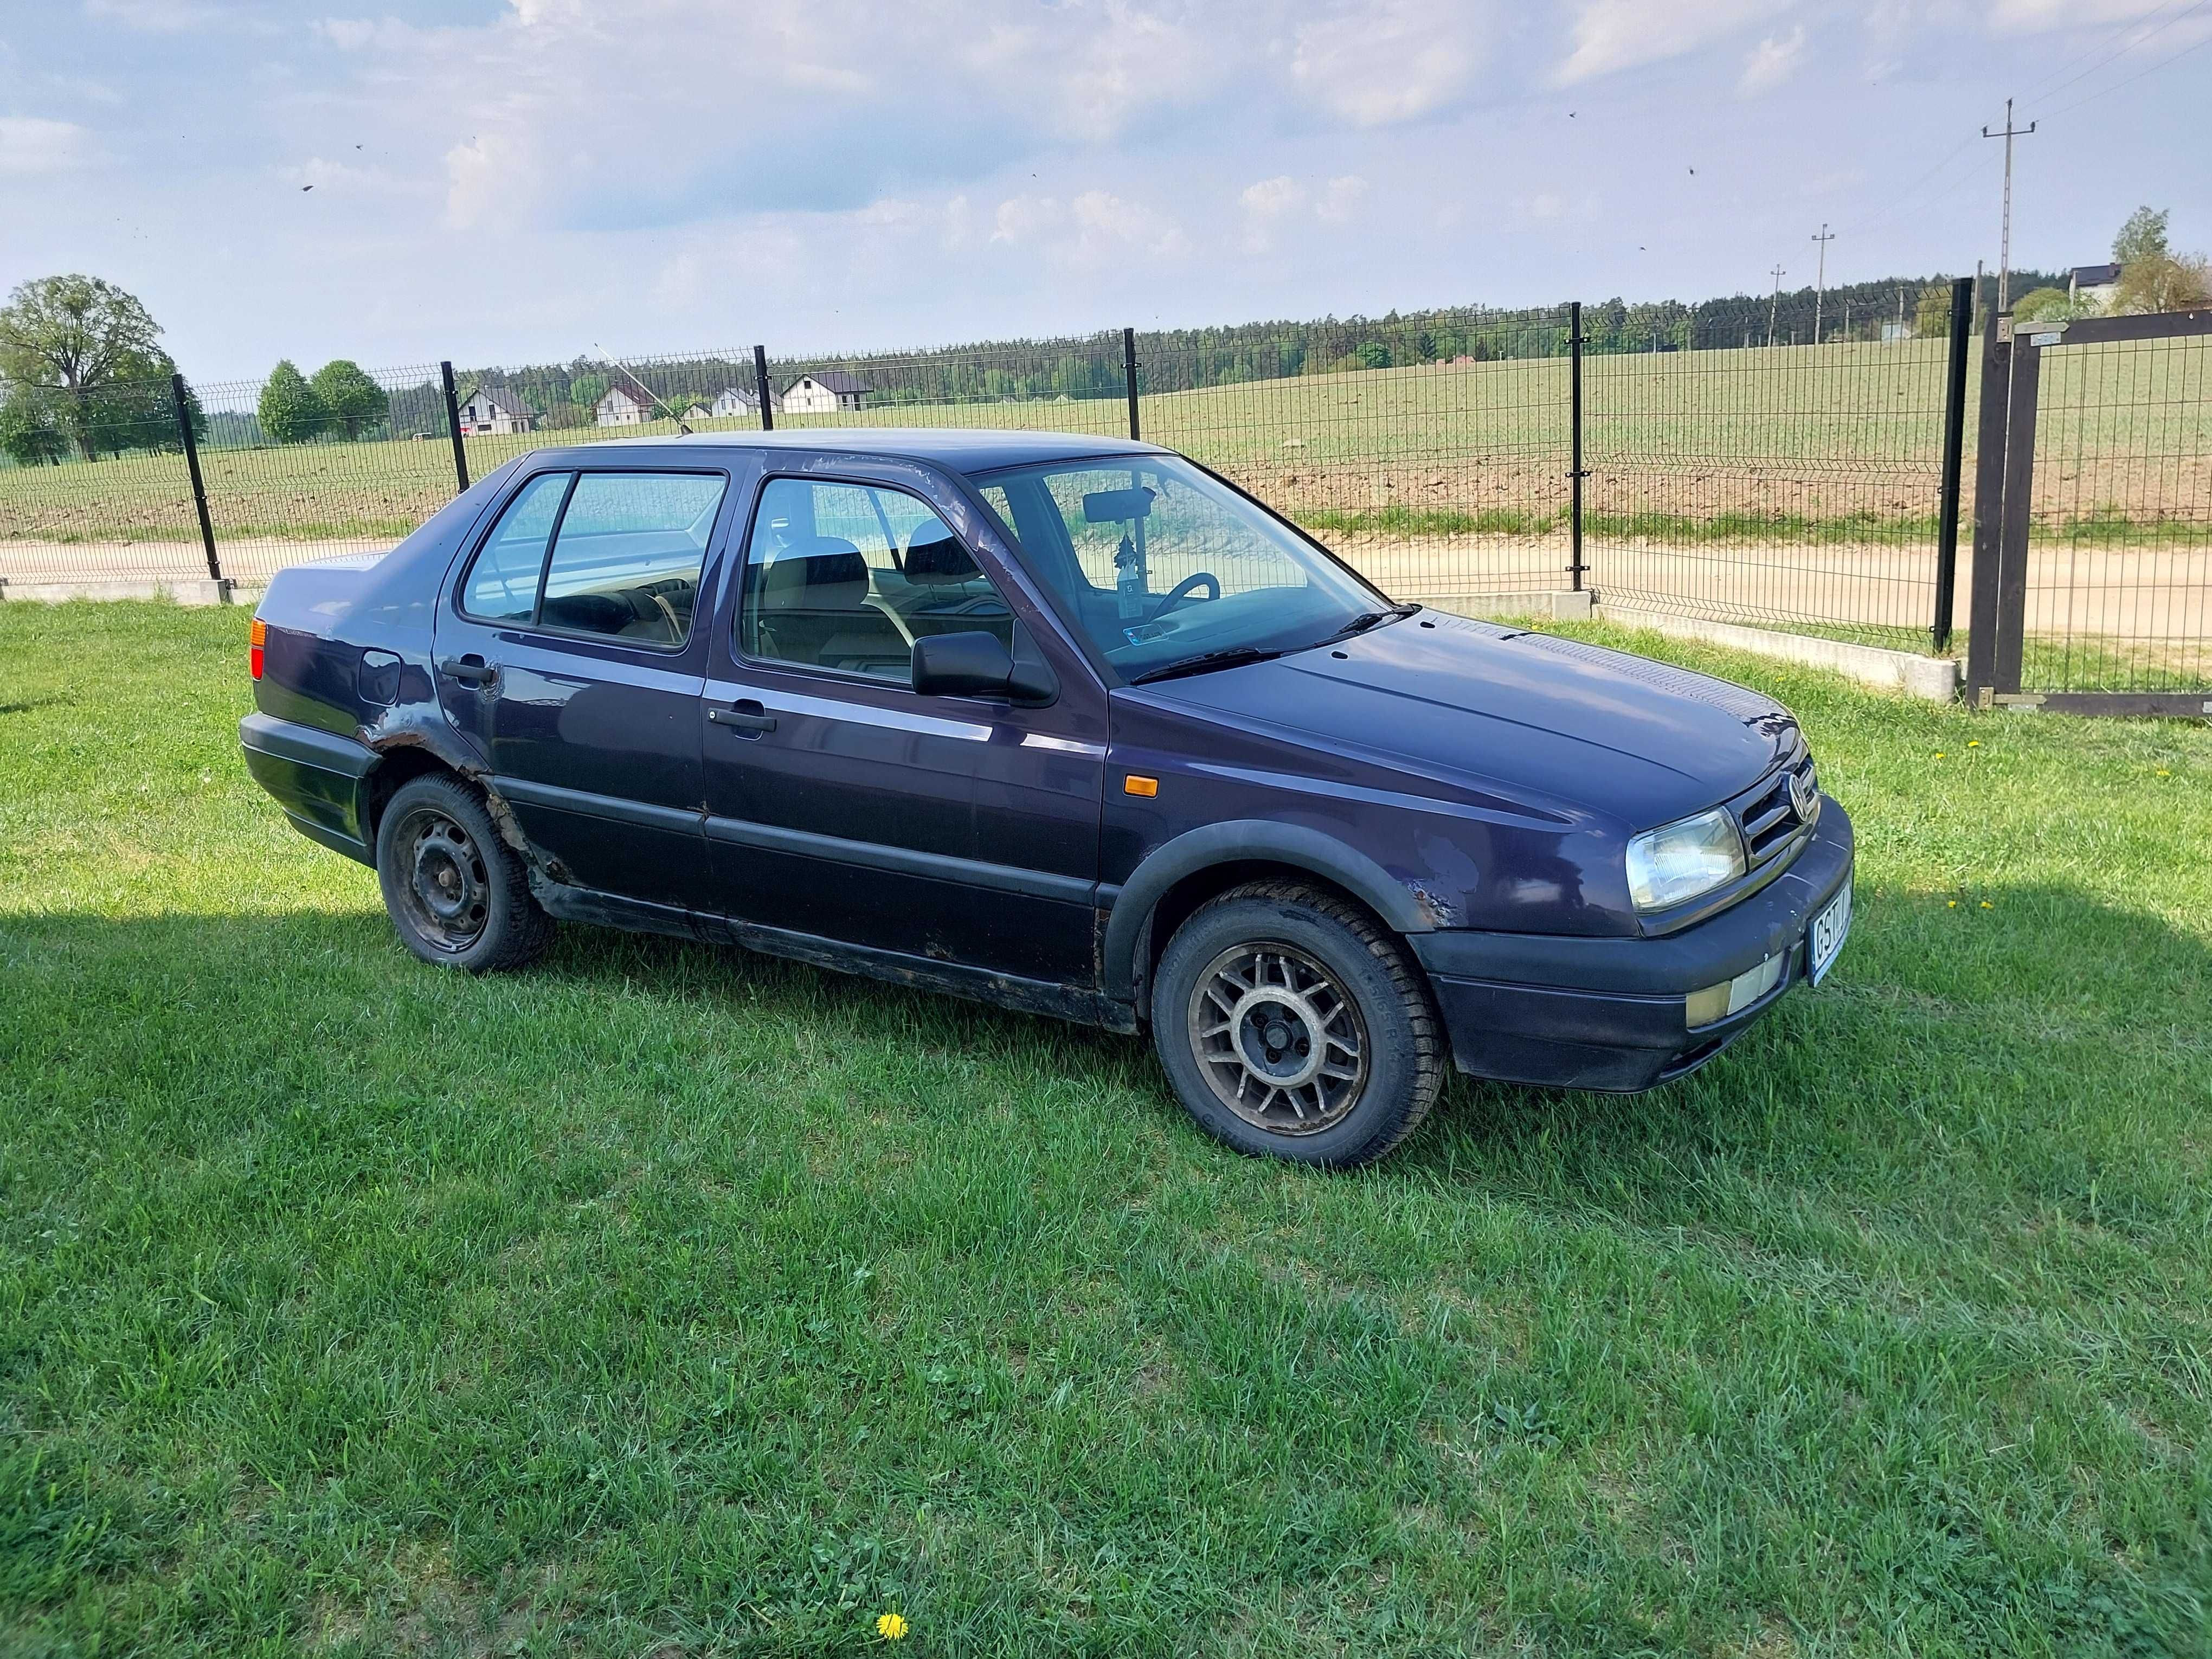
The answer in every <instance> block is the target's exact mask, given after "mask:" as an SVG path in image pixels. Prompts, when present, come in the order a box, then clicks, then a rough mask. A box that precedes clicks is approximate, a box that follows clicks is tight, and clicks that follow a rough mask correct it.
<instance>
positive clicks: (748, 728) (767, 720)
mask: <svg viewBox="0 0 2212 1659" xmlns="http://www.w3.org/2000/svg"><path fill="white" fill-rule="evenodd" d="M707 718H708V720H712V721H714V724H715V725H717V726H734V727H735V728H736V729H737V730H738V731H740V732H751V733H753V735H754V736H756V737H757V736H759V735H760V733H762V732H773V731H775V715H773V714H769V713H768V712H767V711H766V710H764V709H763V708H762V707H761V706H760V704H758V703H757V702H752V701H751V700H750V699H748V700H747V701H745V702H741V703H739V704H738V705H737V707H735V708H709V709H708V711H707Z"/></svg>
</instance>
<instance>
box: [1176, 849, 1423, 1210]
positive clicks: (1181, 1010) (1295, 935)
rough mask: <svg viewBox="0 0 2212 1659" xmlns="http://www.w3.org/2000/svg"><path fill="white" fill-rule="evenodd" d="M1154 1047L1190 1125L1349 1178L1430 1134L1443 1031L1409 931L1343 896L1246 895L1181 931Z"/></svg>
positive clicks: (1212, 905) (1264, 889) (1203, 912)
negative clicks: (1409, 949)
mask: <svg viewBox="0 0 2212 1659" xmlns="http://www.w3.org/2000/svg"><path fill="white" fill-rule="evenodd" d="M1152 1042H1153V1046H1154V1047H1155V1048H1157V1049H1158V1052H1159V1056H1160V1063H1161V1064H1162V1065H1163V1066H1164V1067H1166V1069H1167V1074H1168V1080H1169V1081H1170V1083H1172V1084H1173V1085H1175V1090H1176V1094H1177V1095H1179V1096H1180V1097H1182V1103H1183V1105H1184V1106H1185V1107H1186V1108H1188V1110H1189V1112H1190V1115H1192V1116H1193V1117H1194V1118H1196V1119H1197V1120H1198V1121H1199V1122H1200V1124H1201V1125H1203V1126H1204V1127H1206V1129H1207V1130H1208V1131H1209V1132H1210V1133H1212V1134H1214V1135H1215V1136H1217V1137H1218V1138H1219V1139H1222V1140H1225V1141H1226V1142H1228V1143H1229V1144H1230V1145H1231V1146H1234V1147H1236V1148H1237V1150H1238V1151H1240V1152H1254V1153H1258V1154H1261V1155H1263V1156H1266V1157H1269V1158H1290V1159H1293V1160H1295V1161H1297V1162H1299V1163H1304V1164H1323V1165H1328V1166H1330V1167H1334V1168H1346V1167H1349V1166H1351V1165H1353V1164H1365V1163H1369V1162H1371V1161H1372V1160H1373V1159H1376V1158H1381V1157H1382V1156H1383V1154H1384V1153H1386V1152H1389V1151H1390V1150H1391V1149H1392V1148H1393V1147H1395V1146H1397V1145H1398V1143H1399V1142H1400V1141H1401V1140H1403V1139H1405V1138H1406V1137H1407V1135H1409V1134H1411V1133H1413V1131H1414V1129H1415V1128H1417V1127H1419V1125H1420V1121H1421V1120H1422V1119H1423V1118H1424V1117H1425V1116H1427V1115H1428V1112H1429V1109H1430V1108H1431V1106H1433V1105H1434V1104H1435V1103H1436V1099H1437V1094H1438V1093H1439V1092H1440V1091H1442V1089H1443V1076H1444V1046H1443V1035H1442V1026H1441V1023H1440V1022H1439V1021H1438V1019H1437V1013H1436V1009H1435V1006H1434V1004H1433V1003H1432V1001H1431V999H1430V996H1429V991H1428V987H1427V986H1426V984H1425V983H1424V982H1423V981H1422V979H1421V976H1420V973H1419V969H1418V968H1416V967H1415V966H1413V964H1412V963H1409V962H1408V961H1407V958H1406V953H1405V951H1404V949H1403V947H1402V946H1401V945H1400V944H1399V942H1398V940H1397V939H1396V938H1395V935H1393V934H1392V933H1389V930H1388V929H1386V928H1384V927H1381V926H1379V925H1378V924H1377V923H1376V921H1375V920H1374V919H1373V918H1372V917H1370V915H1367V914H1366V912H1364V911H1363V910H1361V909H1359V908H1358V907H1357V906H1354V905H1352V904H1349V903H1347V902H1345V901H1343V900H1341V899H1339V898H1336V897H1334V896H1332V895H1329V894H1327V893H1323V892H1320V891H1317V890H1315V889H1312V888H1309V887H1304V886H1300V885H1297V884H1289V883H1280V882H1259V883H1255V884H1251V885H1249V886H1245V887H1239V888H1237V889H1235V890H1231V891H1230V892H1227V893H1225V894H1223V895H1222V896H1220V897H1218V898H1217V899H1214V900H1212V901H1211V902H1208V903H1206V904H1205V905H1203V906H1201V907H1200V908H1199V909H1198V910H1197V911H1196V912H1195V913H1194V914H1193V915H1192V916H1191V917H1190V919H1189V920H1188V921H1185V922H1184V923H1183V925H1182V927H1180V928H1178V929H1176V935H1175V937H1174V939H1171V940H1170V941H1169V943H1168V948H1167V950H1166V951H1165V952H1164V953H1163V955H1162V956H1161V957H1160V965H1159V972H1158V975H1156V977H1155V979H1154V982H1153V990H1152Z"/></svg>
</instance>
